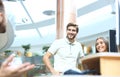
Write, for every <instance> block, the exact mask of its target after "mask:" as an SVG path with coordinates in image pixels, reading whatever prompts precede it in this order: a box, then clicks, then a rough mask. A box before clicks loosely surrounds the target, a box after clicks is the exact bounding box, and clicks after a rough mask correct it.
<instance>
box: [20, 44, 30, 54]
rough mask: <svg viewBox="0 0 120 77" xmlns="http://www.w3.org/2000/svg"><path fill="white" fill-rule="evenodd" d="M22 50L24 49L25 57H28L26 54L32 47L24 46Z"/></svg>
mask: <svg viewBox="0 0 120 77" xmlns="http://www.w3.org/2000/svg"><path fill="white" fill-rule="evenodd" d="M22 48H24V55H25V56H26V53H27V52H28V51H29V49H30V48H31V45H30V44H28V45H22Z"/></svg>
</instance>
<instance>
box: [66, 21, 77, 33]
mask: <svg viewBox="0 0 120 77" xmlns="http://www.w3.org/2000/svg"><path fill="white" fill-rule="evenodd" d="M70 26H73V27H76V31H77V33H78V32H79V28H78V25H77V24H74V23H68V24H67V29H68V27H70Z"/></svg>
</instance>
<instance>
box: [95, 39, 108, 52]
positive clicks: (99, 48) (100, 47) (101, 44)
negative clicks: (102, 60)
mask: <svg viewBox="0 0 120 77" xmlns="http://www.w3.org/2000/svg"><path fill="white" fill-rule="evenodd" d="M95 48H96V52H97V53H98V52H108V51H109V44H108V40H107V39H105V38H104V37H99V38H97V39H96V44H95Z"/></svg>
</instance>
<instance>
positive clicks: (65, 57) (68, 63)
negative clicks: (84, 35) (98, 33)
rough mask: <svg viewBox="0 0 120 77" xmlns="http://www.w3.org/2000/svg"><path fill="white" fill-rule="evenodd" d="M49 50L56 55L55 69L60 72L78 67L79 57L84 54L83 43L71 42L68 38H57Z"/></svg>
mask: <svg viewBox="0 0 120 77" xmlns="http://www.w3.org/2000/svg"><path fill="white" fill-rule="evenodd" d="M48 52H50V53H52V54H53V55H54V69H55V70H57V71H59V72H64V71H66V70H68V69H74V68H76V65H77V58H78V57H80V56H83V55H84V54H83V50H82V46H81V44H80V43H79V42H77V41H75V42H74V43H70V42H69V41H68V39H67V38H64V39H58V40H55V41H54V42H53V43H52V45H51V47H50V48H49V49H48Z"/></svg>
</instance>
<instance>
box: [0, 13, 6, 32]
mask: <svg viewBox="0 0 120 77" xmlns="http://www.w3.org/2000/svg"><path fill="white" fill-rule="evenodd" d="M5 32H6V26H5V24H4V15H3V13H0V33H5Z"/></svg>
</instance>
